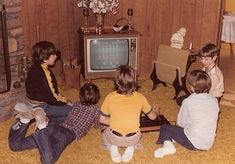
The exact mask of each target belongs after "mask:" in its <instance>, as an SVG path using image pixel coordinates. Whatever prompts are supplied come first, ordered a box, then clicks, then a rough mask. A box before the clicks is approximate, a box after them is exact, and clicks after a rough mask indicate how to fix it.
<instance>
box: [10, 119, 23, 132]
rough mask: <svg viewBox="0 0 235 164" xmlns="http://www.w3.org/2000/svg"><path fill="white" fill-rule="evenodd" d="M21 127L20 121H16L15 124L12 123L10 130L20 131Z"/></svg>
mask: <svg viewBox="0 0 235 164" xmlns="http://www.w3.org/2000/svg"><path fill="white" fill-rule="evenodd" d="M21 125H22V123H21V122H20V121H17V122H16V123H14V124H13V125H12V126H11V128H12V129H13V130H15V131H16V130H18V129H20V127H21Z"/></svg>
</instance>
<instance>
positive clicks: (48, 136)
mask: <svg viewBox="0 0 235 164" xmlns="http://www.w3.org/2000/svg"><path fill="white" fill-rule="evenodd" d="M99 99H100V92H99V89H98V87H97V86H96V85H94V84H92V83H86V84H85V85H84V86H83V87H82V88H81V90H80V102H77V103H75V104H74V105H73V107H72V110H71V111H70V113H69V115H68V116H67V118H66V119H65V121H64V122H63V123H61V124H55V123H49V124H48V123H47V122H48V121H47V119H46V114H45V112H44V111H43V109H42V108H40V107H37V108H32V107H31V106H28V105H26V104H24V103H17V104H16V105H15V110H16V111H17V112H18V115H19V118H20V121H17V122H16V123H14V124H13V125H12V126H11V129H10V133H9V137H8V140H9V142H8V143H9V147H10V149H11V150H12V151H23V150H27V149H32V148H38V150H39V153H40V160H41V163H42V164H54V163H55V162H56V161H57V160H58V159H59V157H60V154H61V153H62V152H63V150H64V149H65V148H66V146H67V145H69V144H70V143H71V142H72V141H74V140H75V139H77V140H79V139H81V138H82V137H83V136H85V135H86V134H87V133H88V131H89V129H90V128H91V127H92V125H93V123H95V125H96V127H98V126H99V122H98V117H99V114H100V110H99V107H98V106H97V103H98V101H99ZM34 118H35V120H36V127H37V130H36V132H34V133H33V134H32V135H30V136H27V137H25V135H26V132H27V129H28V127H29V122H30V120H32V119H34Z"/></svg>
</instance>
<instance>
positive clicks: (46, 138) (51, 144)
mask: <svg viewBox="0 0 235 164" xmlns="http://www.w3.org/2000/svg"><path fill="white" fill-rule="evenodd" d="M27 129H28V125H27V124H22V125H21V126H20V127H19V129H17V130H15V129H14V128H11V130H10V133H9V139H8V140H9V147H10V149H11V150H12V151H23V150H26V149H32V148H38V150H39V153H40V160H41V163H42V164H54V163H55V162H56V161H57V160H58V158H59V156H60V154H61V153H62V152H63V150H64V149H65V148H66V146H67V145H69V144H70V143H71V142H72V141H73V140H74V139H75V135H74V133H73V132H72V131H70V130H69V129H66V128H64V127H61V126H59V125H57V124H50V125H49V126H48V127H47V128H44V129H42V130H38V131H36V132H35V133H34V134H32V135H30V136H28V137H25V134H26V132H27Z"/></svg>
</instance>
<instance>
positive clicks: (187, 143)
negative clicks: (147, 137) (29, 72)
mask: <svg viewBox="0 0 235 164" xmlns="http://www.w3.org/2000/svg"><path fill="white" fill-rule="evenodd" d="M188 82H189V84H190V86H191V90H192V92H193V93H192V94H191V95H190V96H189V97H187V98H186V99H185V100H184V101H183V103H182V106H181V108H180V111H179V114H178V118H177V125H169V124H165V125H162V126H161V128H160V135H159V138H158V140H157V144H162V143H163V147H161V148H159V149H156V150H155V152H154V156H155V157H156V158H162V157H164V156H165V155H168V154H174V153H175V152H176V149H175V146H174V144H173V140H174V141H176V142H177V143H179V144H181V145H182V146H184V147H186V148H187V149H190V150H209V149H210V148H211V147H212V145H213V143H214V140H215V136H216V127H217V120H218V113H219V110H220V109H219V105H218V102H217V99H216V98H215V97H214V96H212V95H210V94H208V92H209V90H210V88H211V80H210V77H209V75H208V74H207V73H206V72H205V71H202V70H194V71H192V72H191V74H190V76H189V79H188Z"/></svg>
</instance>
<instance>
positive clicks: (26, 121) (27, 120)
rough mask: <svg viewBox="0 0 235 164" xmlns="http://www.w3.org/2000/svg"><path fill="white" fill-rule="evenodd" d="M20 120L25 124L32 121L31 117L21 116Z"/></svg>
mask: <svg viewBox="0 0 235 164" xmlns="http://www.w3.org/2000/svg"><path fill="white" fill-rule="evenodd" d="M20 122H21V123H23V124H28V123H29V122H30V119H27V118H22V117H20Z"/></svg>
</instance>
